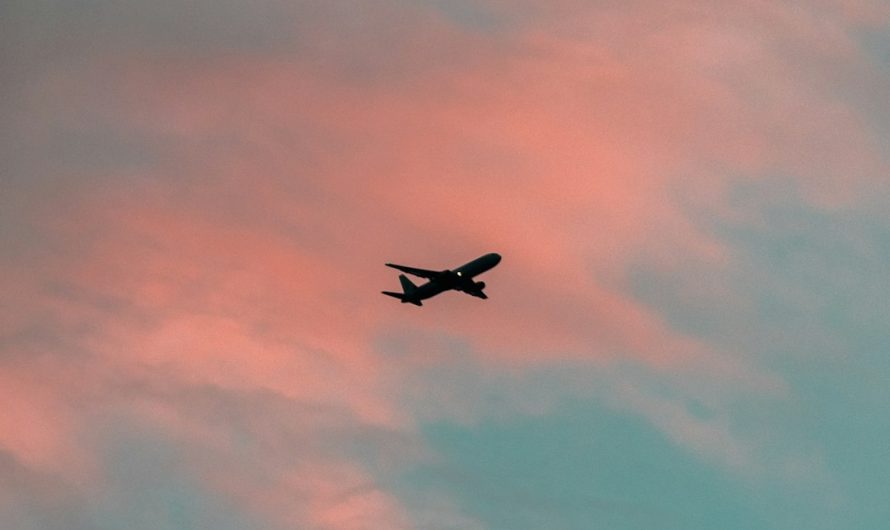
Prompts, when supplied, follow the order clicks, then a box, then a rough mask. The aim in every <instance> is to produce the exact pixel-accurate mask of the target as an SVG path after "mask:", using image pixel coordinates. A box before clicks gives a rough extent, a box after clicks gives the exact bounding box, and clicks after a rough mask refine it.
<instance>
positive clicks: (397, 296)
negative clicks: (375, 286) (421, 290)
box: [380, 291, 405, 301]
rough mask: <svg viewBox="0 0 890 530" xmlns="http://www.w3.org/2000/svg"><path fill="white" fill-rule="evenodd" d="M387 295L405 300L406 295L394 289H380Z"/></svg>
mask: <svg viewBox="0 0 890 530" xmlns="http://www.w3.org/2000/svg"><path fill="white" fill-rule="evenodd" d="M380 292H381V293H383V294H385V295H386V296H392V297H393V298H398V299H399V300H403V301H404V300H405V296H404V295H403V294H402V293H394V292H392V291H380Z"/></svg>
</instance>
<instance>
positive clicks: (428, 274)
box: [386, 263, 442, 280]
mask: <svg viewBox="0 0 890 530" xmlns="http://www.w3.org/2000/svg"><path fill="white" fill-rule="evenodd" d="M386 266H387V267H392V268H393V269H397V270H400V271H402V272H405V273H407V274H410V275H412V276H417V277H418V278H426V279H427V280H435V279H437V278H441V277H442V273H441V272H439V271H430V270H426V269H417V268H414V267H406V266H404V265H396V264H394V263H387V264H386Z"/></svg>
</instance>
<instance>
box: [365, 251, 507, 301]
mask: <svg viewBox="0 0 890 530" xmlns="http://www.w3.org/2000/svg"><path fill="white" fill-rule="evenodd" d="M500 262H501V256H500V254H495V253H491V254H486V255H484V256H482V257H481V258H476V259H474V260H473V261H471V262H469V263H467V264H466V265H461V266H460V267H458V268H456V269H454V270H444V271H430V270H426V269H416V268H414V267H405V266H404V265H395V264H393V263H387V264H386V266H387V267H392V268H394V269H398V270H400V271H402V272H407V273H408V274H410V275H412V276H417V277H420V278H425V279H427V280H429V281H428V282H426V283H425V284H423V285H414V283H413V282H412V281H411V280H409V279H408V277H407V276H405V275H404V274H400V275H399V281H400V282H402V291H403V292H401V293H394V292H391V291H383V294H385V295H387V296H392V297H393V298H398V299H399V300H401V301H402V303H403V304H414V305H423V302H422V300H426V299H427V298H432V297H433V296H436V295H437V294H439V293H441V292H444V291H449V290H454V291H461V292H464V293H467V294H468V295H470V296H475V297H477V298H482V299H485V298H488V296H486V295H485V293H484V292H482V289H484V288H485V282H477V281H476V280H474V279H473V277H474V276H477V275H479V274H482V273H483V272H485V271H487V270H488V269H491V268H492V267H494V266H495V265H497V264H498V263H500Z"/></svg>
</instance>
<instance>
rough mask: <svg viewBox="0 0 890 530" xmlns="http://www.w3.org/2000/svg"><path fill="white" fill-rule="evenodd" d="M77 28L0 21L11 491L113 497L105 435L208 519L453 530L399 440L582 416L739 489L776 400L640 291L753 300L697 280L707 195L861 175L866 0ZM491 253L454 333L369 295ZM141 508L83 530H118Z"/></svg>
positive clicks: (822, 189) (564, 5) (732, 261)
mask: <svg viewBox="0 0 890 530" xmlns="http://www.w3.org/2000/svg"><path fill="white" fill-rule="evenodd" d="M88 4H89V5H84V6H81V7H83V9H82V10H78V11H77V13H76V16H73V15H74V14H72V12H71V11H70V10H71V9H72V8H70V7H64V6H61V4H58V5H57V4H56V3H52V2H46V3H43V4H40V5H36V7H35V5H33V4H29V5H24V4H21V5H15V6H13V8H12V12H13V13H14V15H15V16H14V17H13V19H14V20H17V21H19V22H21V24H20V25H19V28H18V29H16V31H15V32H14V33H13V35H14V36H13V37H6V38H12V39H13V40H14V42H15V43H16V45H17V47H16V49H17V50H19V51H18V52H16V53H15V54H13V57H12V60H11V61H8V62H6V63H4V65H6V66H4V69H7V70H8V71H9V72H13V73H15V74H16V77H15V82H14V83H11V84H10V85H8V86H7V87H5V88H6V90H8V92H9V94H11V95H12V96H13V97H12V98H11V99H9V101H12V102H14V104H6V105H4V106H3V107H2V111H3V113H4V115H5V116H9V117H11V118H12V119H10V120H8V121H6V124H5V125H4V126H3V137H4V138H11V139H13V140H14V141H12V142H11V143H9V144H8V145H9V146H11V147H9V148H7V149H6V150H4V152H3V153H4V155H9V159H10V160H12V161H13V164H12V166H11V167H12V168H13V169H14V174H13V175H12V176H11V177H10V178H9V179H8V180H5V181H4V184H3V188H4V190H3V191H4V193H2V194H0V196H2V199H0V205H2V206H3V208H0V212H2V213H0V215H2V216H3V218H2V219H0V221H2V223H0V237H2V242H3V243H4V244H3V246H2V249H0V258H2V261H0V272H2V278H3V279H2V280H0V282H2V283H0V296H2V298H3V299H4V301H5V303H4V306H5V307H2V308H0V331H2V339H0V363H2V364H0V383H2V384H0V394H2V395H3V401H4V403H6V414H5V416H3V417H2V419H0V421H2V422H3V424H2V425H0V427H2V428H0V446H2V448H3V450H4V451H6V454H7V455H9V459H10V462H11V463H10V465H9V466H7V467H8V469H6V470H5V471H3V473H4V475H3V476H4V477H6V476H18V475H17V474H21V473H25V474H27V476H28V477H43V476H51V477H56V476H60V477H64V478H65V479H66V480H70V481H74V482H77V481H79V480H82V481H83V482H85V483H88V484H90V485H92V487H93V488H95V490H94V491H101V490H102V489H103V488H112V489H117V488H118V486H121V487H123V486H126V485H128V484H131V478H130V475H128V474H127V473H128V472H129V471H127V468H126V466H125V465H124V461H126V460H127V458H125V457H122V456H121V454H123V455H124V456H126V455H129V451H132V450H133V449H132V446H134V445H138V443H137V441H135V440H134V439H133V436H127V435H126V433H121V432H119V430H121V429H124V430H126V429H127V428H130V427H126V426H127V425H130V426H132V429H134V431H135V432H137V433H141V432H146V433H153V434H156V435H157V437H158V445H160V446H163V447H169V448H171V449H170V452H164V451H160V452H157V453H149V454H148V455H147V456H146V457H145V459H144V460H141V461H140V462H139V464H140V465H141V466H142V467H144V469H142V468H140V469H139V470H138V473H143V472H145V473H148V472H150V471H151V470H153V469H156V466H160V467H159V468H158V470H157V473H158V474H159V475H157V476H156V475H151V476H150V477H149V478H151V477H155V478H154V479H152V480H149V481H148V482H147V483H146V487H151V484H156V483H158V482H162V481H163V480H165V478H164V477H173V479H175V481H176V484H179V485H180V486H181V487H180V489H179V490H177V491H178V492H179V495H180V496H181V497H182V498H189V497H190V496H193V499H198V500H195V501H194V502H191V505H194V506H198V507H200V506H216V505H217V503H221V504H228V503H234V505H237V509H235V511H236V512H238V513H237V514H236V515H233V517H236V519H237V517H244V518H245V519H244V520H245V521H252V520H253V518H254V517H258V518H260V519H261V520H262V521H264V522H268V523H269V524H270V525H273V527H274V525H279V526H282V527H284V526H288V525H291V526H293V525H296V526H309V527H310V528H311V527H315V528H324V529H328V528H330V529H347V528H362V526H361V525H362V524H369V525H374V526H375V527H388V528H410V527H412V526H416V525H417V524H420V523H418V522H417V521H421V520H426V519H425V518H429V517H434V516H433V515H430V511H429V510H439V509H441V510H444V511H447V512H449V513H446V514H439V515H436V517H439V516H441V517H442V520H446V519H447V520H451V521H461V523H460V524H462V525H463V524H467V525H470V524H475V523H474V522H471V521H470V519H471V518H470V516H468V515H466V514H463V513H461V512H460V507H457V506H455V505H454V503H453V502H450V501H449V500H448V499H439V498H433V499H427V500H425V501H423V502H425V503H427V504H425V507H417V506H409V505H407V504H406V502H405V501H404V499H402V498H400V497H399V495H397V493H396V492H395V491H394V489H393V488H391V487H390V484H389V483H388V480H389V479H391V478H392V477H393V476H394V475H397V474H398V472H399V470H400V469H403V468H404V467H406V466H411V465H412V464H415V463H417V462H420V461H424V459H429V458H433V456H432V455H429V454H427V452H426V451H425V449H424V444H423V435H422V433H421V432H420V430H419V429H418V426H419V425H421V424H423V423H424V422H426V421H438V420H443V419H444V420H447V421H457V422H464V423H468V424H473V423H475V422H480V421H484V420H486V419H489V418H492V417H509V416H511V415H516V414H545V413H547V412H548V411H551V410H554V409H555V408H558V407H559V406H560V403H561V402H562V401H564V400H567V399H573V398H577V397H579V396H580V397H582V398H584V399H596V400H600V401H603V402H606V403H608V404H609V405H610V406H613V407H615V408H616V409H623V410H629V411H632V412H633V413H635V414H639V415H642V416H643V417H645V418H647V419H648V420H649V421H650V422H652V424H653V425H656V426H657V427H658V428H659V429H661V430H662V431H663V432H664V433H665V435H666V436H667V437H668V438H669V439H671V440H673V441H674V443H676V444H678V445H680V446H682V447H685V448H687V449H688V450H690V451H691V452H693V453H695V454H698V455H700V456H701V457H702V458H704V459H705V460H707V461H709V462H714V463H716V465H718V466H723V467H725V468H727V469H730V470H732V471H733V472H740V473H741V472H742V471H740V470H750V469H752V468H754V469H757V468H762V467H765V466H764V460H768V459H769V458H770V457H767V456H764V452H763V450H762V448H761V446H759V445H758V443H757V440H754V439H752V437H751V436H747V435H746V433H743V432H739V430H738V429H737V428H735V423H734V420H735V417H734V414H735V412H736V407H737V405H738V404H739V403H740V402H751V401H756V402H760V401H759V400H766V401H772V402H775V401H780V400H783V399H787V398H788V396H789V395H790V394H793V391H794V389H793V388H791V387H790V385H789V384H788V383H787V382H786V381H784V380H783V379H782V378H781V377H780V376H779V375H777V374H776V373H774V372H773V371H772V369H771V368H772V367H771V366H770V365H769V364H763V363H761V362H760V359H759V358H757V356H756V355H752V354H751V352H750V351H747V350H746V345H745V344H738V343H731V341H717V340H714V339H713V338H712V337H702V336H697V335H696V334H695V333H694V331H691V330H690V329H689V328H688V327H685V328H684V327H683V326H680V325H678V324H677V322H676V320H672V319H671V318H669V315H667V314H666V313H667V312H666V311H664V310H663V309H662V308H659V307H657V306H656V305H654V304H652V303H651V301H649V300H643V299H641V297H640V296H638V293H635V292H634V285H633V281H634V278H635V277H634V272H635V271H638V270H639V269H640V267H641V264H643V265H645V267H646V268H647V270H656V271H660V272H662V273H665V274H673V275H675V277H676V278H678V280H679V281H681V282H683V283H684V285H690V286H695V287H696V288H697V289H698V291H697V292H691V291H690V292H689V293H685V294H688V295H689V297H699V298H700V299H702V300H712V299H713V298H720V297H727V299H730V300H731V302H730V303H737V304H745V303H749V302H750V300H749V299H748V298H746V297H745V294H744V293H741V292H738V291H737V290H734V289H733V288H732V287H731V286H727V285H726V284H725V283H721V282H720V281H709V280H708V278H714V277H717V276H719V275H720V274H723V273H727V271H729V272H731V271H733V270H736V268H737V267H738V266H739V263H738V261H737V260H738V259H739V254H738V252H737V251H736V249H735V248H734V247H733V243H734V242H733V241H731V240H727V239H726V238H723V237H721V236H720V234H719V233H715V232H714V231H713V230H712V229H711V227H710V226H706V225H703V224H702V223H700V217H698V216H700V215H701V214H702V212H705V214H707V215H710V216H712V217H715V218H718V219H721V220H724V221H726V222H733V221H738V220H740V219H741V220H750V218H751V216H752V215H756V214H753V213H752V212H751V210H750V209H749V208H747V207H745V206H744V205H742V206H739V205H738V203H737V199H738V197H737V196H736V195H735V194H734V190H735V188H734V184H735V183H737V182H738V181H739V180H740V179H741V180H745V181H751V182H757V181H763V180H769V179H772V178H774V176H775V175H786V176H787V177H786V178H789V179H791V180H793V181H794V182H795V183H796V185H797V186H799V188H800V190H801V194H802V196H803V200H804V201H806V202H807V203H808V204H811V205H814V207H816V208H821V209H839V208H840V209H843V208H851V207H853V206H855V205H856V204H858V202H857V201H859V200H860V199H861V197H862V196H863V195H865V194H867V193H868V190H869V189H871V186H872V184H873V183H874V182H875V180H876V179H878V178H879V177H880V175H882V174H883V173H882V171H884V170H885V169H886V167H887V160H886V156H885V155H884V154H882V153H881V152H880V150H879V149H877V148H876V146H877V145H878V141H877V140H876V139H875V131H874V130H873V129H872V128H871V125H869V123H868V121H867V120H866V119H864V117H863V116H862V114H861V111H860V110H858V109H859V107H857V106H856V105H851V104H849V103H848V102H847V101H846V100H845V99H844V98H843V97H842V96H843V94H845V93H846V91H848V90H852V88H851V86H850V82H849V81H847V80H846V79H849V78H858V77H857V76H858V75H859V74H861V73H867V72H869V71H870V69H869V68H870V66H869V64H870V63H868V62H867V61H865V60H864V59H862V57H861V56H860V53H861V52H860V49H859V48H858V47H857V43H856V41H855V40H854V39H853V38H852V37H851V36H850V35H851V32H852V31H853V30H854V29H856V28H860V27H871V26H874V25H878V24H880V22H878V21H879V20H886V18H881V17H886V14H885V13H883V12H882V10H881V6H880V5H878V4H868V3H865V2H860V3H832V2H825V3H817V4H812V5H811V6H804V7H802V8H793V7H791V6H783V5H773V4H768V3H761V2H738V3H733V4H729V5H727V6H724V7H723V8H721V9H720V10H716V9H714V8H712V7H708V6H705V5H700V4H699V3H696V2H683V3H681V4H676V5H673V6H672V7H671V8H664V6H660V5H659V6H655V5H651V4H649V3H646V2H637V3H633V4H622V5H617V4H616V5H612V6H600V7H598V8H597V9H591V8H590V6H588V5H587V4H580V3H576V2H560V3H558V4H554V5H553V7H552V9H548V10H547V11H546V12H543V11H541V10H540V9H538V8H536V7H535V6H534V5H531V4H528V3H523V4H519V5H517V6H515V7H514V6H506V5H505V4H503V3H499V2H483V3H469V4H461V6H463V7H460V6H457V7H456V5H449V6H444V5H441V4H437V5H436V6H433V8H429V6H425V5H422V4H417V5H414V4H411V5H407V4H404V3H386V4H384V5H383V6H382V7H380V9H374V10H371V9H369V8H367V7H362V6H360V5H359V4H358V3H356V4H352V5H346V4H338V5H337V6H332V5H329V4H326V3H313V2H308V3H300V4H297V5H290V4H283V3H277V2H264V3H262V4H260V5H259V6H253V8H252V9H249V10H246V9H245V8H243V6H240V7H239V6H236V5H234V4H226V3H224V4H221V5H217V4H214V5H213V6H211V5H209V4H208V5H204V4H202V3H196V4H194V5H193V6H192V8H193V10H192V11H188V12H184V11H182V9H183V8H182V6H178V5H177V6H173V5H172V4H168V3H160V4H157V5H154V4H152V6H148V4H145V5H143V4H141V3H138V2H137V3H133V2H130V3H125V4H124V5H122V6H111V5H104V4H102V3H88ZM338 6H339V7H338ZM464 8H465V9H464ZM826 14H829V15H831V16H830V17H829V18H827V19H825V18H823V16H824V15H826ZM826 20H827V22H826ZM269 23H272V25H271V26H269V25H268V24H269ZM6 26H10V24H6ZM4 33H5V32H4ZM45 54H47V55H45ZM47 57H48V58H47ZM69 59H70V60H69ZM838 72H841V73H843V75H841V74H839V73H838ZM487 251H498V252H500V253H502V254H503V255H504V262H503V263H502V264H501V266H500V267H499V268H497V269H495V270H493V271H492V272H490V273H489V275H490V277H491V282H490V287H489V290H490V292H491V294H492V300H490V301H488V302H486V303H485V304H476V305H473V306H472V311H468V310H467V307H468V306H467V304H466V302H467V300H464V299H461V298H459V297H456V296H447V295H446V296H443V297H440V298H438V299H437V300H436V301H435V303H434V304H433V303H431V304H429V305H428V307H425V308H424V311H422V312H406V311H405V309H406V308H404V307H401V306H399V305H398V304H391V303H389V302H391V301H390V300H386V299H383V297H380V296H378V295H377V291H379V290H380V289H382V288H385V287H386V286H388V285H390V284H391V282H393V281H394V279H393V278H392V275H391V274H390V273H389V272H388V271H387V270H386V269H384V268H383V267H382V263H383V262H385V261H395V262H406V264H412V265H417V266H424V267H440V266H443V267H444V266H451V265H457V264H459V263H460V262H462V261H463V260H467V259H470V258H472V257H473V255H475V254H481V253H483V252H487ZM689 271H693V272H694V273H690V272H689ZM410 309H413V308H410ZM450 341H456V342H454V343H452V342H450ZM455 344H457V346H455ZM399 352H401V354H400V353H399ZM455 354H457V358H456V359H452V356H455ZM394 363H395V364H396V366H395V367H393V364H394ZM628 366H630V367H632V368H627V367H628ZM592 381H597V382H601V383H603V387H604V388H606V389H609V391H614V393H612V394H611V395H607V394H609V392H604V391H591V390H590V389H589V387H590V386H592V385H591V382H592ZM536 388H540V390H536ZM529 389H533V390H531V391H529ZM692 403H695V404H697V405H691V404H692ZM696 407H699V408H701V409H704V410H705V412H706V414H704V415H697V414H696V412H695V410H696ZM121 425H124V426H125V427H120V426H121ZM137 438H138V437H137ZM356 440H361V442H362V443H356V442H355V441H356ZM367 447H370V449H367ZM115 451H120V452H119V453H115ZM115 455H117V456H115ZM782 458H785V456H780V457H779V459H782ZM136 472H137V471H133V473H136ZM160 475H163V476H160ZM29 480H30V479H29ZM34 480H35V481H36V482H35V483H37V484H38V486H35V488H37V489H35V490H34V491H35V493H34V495H35V497H42V496H43V495H44V493H43V490H42V489H40V488H42V487H43V486H42V484H43V482H42V480H43V479H37V478H35V479H34ZM153 481H154V482H153ZM74 489H75V488H74V487H73V486H72V487H71V488H70V489H65V493H64V494H61V496H62V497H65V496H66V495H69V494H71V491H73V490H74ZM143 493H144V492H142V491H134V492H130V493H127V492H126V491H124V492H123V493H122V494H121V495H122V497H121V498H119V499H115V498H112V499H108V498H106V499H105V501H104V502H105V503H106V504H105V505H103V506H106V507H107V506H108V505H110V504H116V503H118V504H122V505H125V506H123V507H122V508H121V509H120V510H121V511H117V510H115V509H111V508H108V509H107V510H106V511H102V510H99V512H96V511H91V510H90V509H85V511H83V512H78V513H81V515H79V516H78V517H85V518H87V519H90V518H93V522H95V521H96V520H100V519H102V518H103V517H111V518H112V520H114V518H118V519H120V520H123V519H125V518H126V517H128V516H129V513H130V512H128V511H127V510H128V509H130V508H132V509H133V510H136V511H138V510H140V509H143V508H145V507H146V506H147V507H149V508H151V507H152V506H154V505H152V504H150V503H149V504H142V501H143ZM48 495H49V498H50V501H47V502H49V503H50V505H51V506H53V507H56V506H58V508H54V509H59V510H67V509H69V505H68V504H67V503H68V502H69V501H68V500H67V499H63V500H62V501H58V502H57V501H56V500H53V499H55V498H56V497H54V496H57V493H54V492H50V493H49V494H48ZM75 497H76V496H75ZM71 502H74V503H75V504H77V503H89V502H91V501H89V500H75V501H71ZM158 502H164V503H166V502H167V501H158ZM175 502H179V501H175ZM175 502H174V501H173V500H171V501H170V503H173V504H170V503H166V504H164V506H165V509H167V508H170V507H171V506H174V505H175ZM38 504H39V502H38ZM436 507H439V508H436ZM7 509H11V508H7ZM72 510H74V509H73V508H72ZM208 510H210V509H208ZM75 511H77V510H75ZM149 511H150V510H149ZM210 511H212V510H210ZM16 513H18V512H16ZM72 513H73V512H72ZM83 513H86V515H82V514H83ZM140 513H141V512H140ZM145 517H147V518H148V517H149V516H147V515H146V516H145ZM171 517H172V515H171ZM195 517H198V519H197V520H200V521H204V519H200V515H195ZM213 520H215V519H213ZM237 520H241V519H237ZM169 521H170V520H168V523H169ZM150 522H151V521H149V520H148V519H146V520H145V523H144V524H145V525H147V526H150ZM170 524H172V523H170ZM245 524H246V523H245Z"/></svg>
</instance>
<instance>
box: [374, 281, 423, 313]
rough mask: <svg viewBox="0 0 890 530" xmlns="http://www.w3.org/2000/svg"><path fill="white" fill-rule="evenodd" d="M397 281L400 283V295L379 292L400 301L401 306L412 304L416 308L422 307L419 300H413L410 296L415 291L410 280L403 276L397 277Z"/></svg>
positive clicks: (390, 292) (414, 286)
mask: <svg viewBox="0 0 890 530" xmlns="http://www.w3.org/2000/svg"><path fill="white" fill-rule="evenodd" d="M399 281H400V282H401V283H402V290H403V291H404V292H402V293H394V292H392V291H380V292H382V293H383V294H385V295H386V296H392V297H393V298H398V299H399V300H401V301H402V303H403V304H414V305H417V306H422V305H423V303H422V302H421V301H420V300H415V299H414V298H413V297H412V296H411V295H413V294H414V291H416V290H417V286H416V285H414V284H413V283H412V282H411V280H409V279H408V277H407V276H405V275H404V274H400V275H399Z"/></svg>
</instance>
